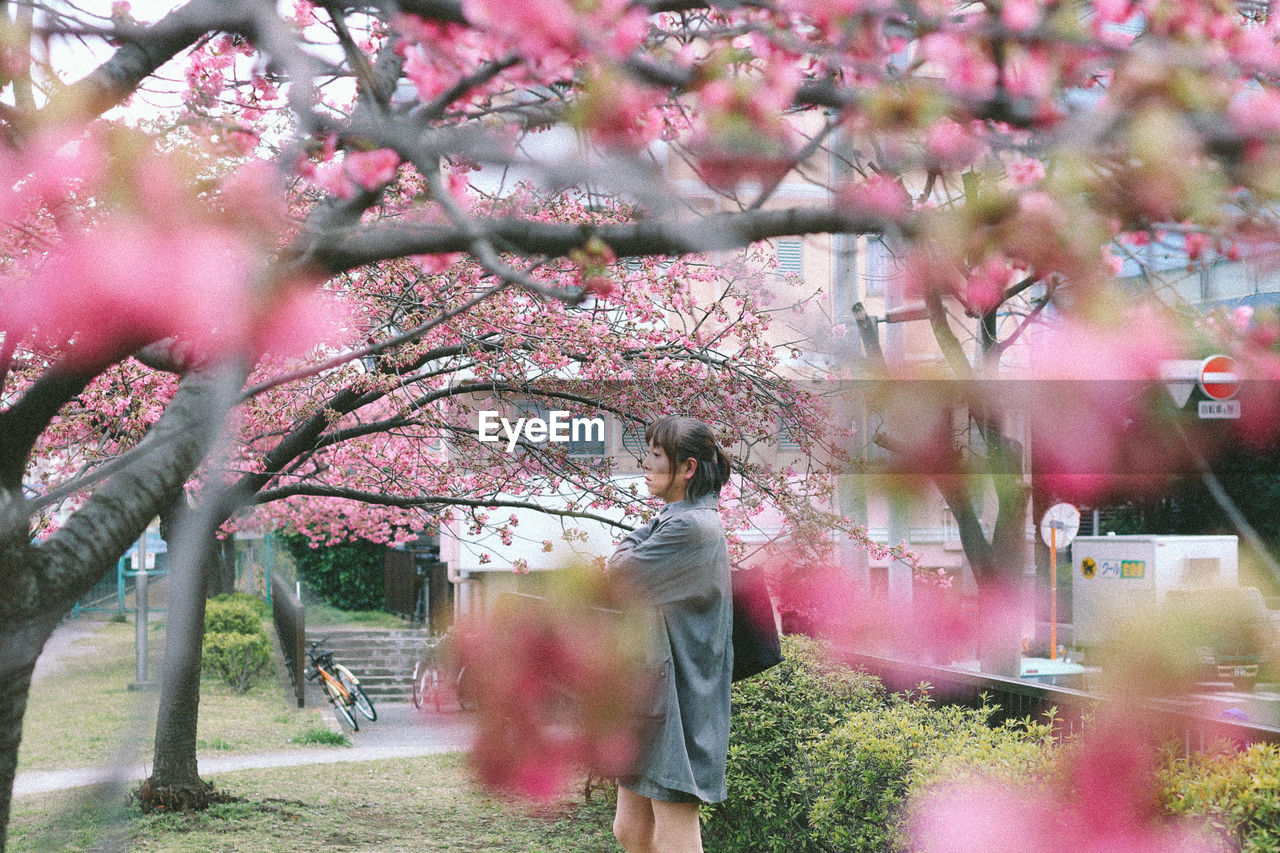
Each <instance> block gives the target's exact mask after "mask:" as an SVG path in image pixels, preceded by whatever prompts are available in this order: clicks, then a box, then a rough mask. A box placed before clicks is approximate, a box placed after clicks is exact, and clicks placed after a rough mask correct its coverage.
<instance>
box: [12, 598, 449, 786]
mask: <svg viewBox="0 0 1280 853" xmlns="http://www.w3.org/2000/svg"><path fill="white" fill-rule="evenodd" d="M100 628H101V625H100V624H98V623H94V622H85V621H83V620H81V621H70V622H64V623H63V624H62V625H60V626H58V628H57V629H56V630H55V631H54V633H53V636H51V637H50V638H49V642H48V643H47V644H46V645H45V650H44V653H43V654H42V655H41V656H40V660H39V661H38V662H37V665H36V666H37V674H36V677H37V678H40V677H41V676H42V675H45V674H48V673H51V672H54V671H56V670H57V667H58V666H59V664H60V662H62V661H65V660H67V659H69V658H73V657H75V656H77V655H79V654H84V653H86V651H87V652H90V653H91V652H92V646H87V645H85V644H80V645H77V643H76V641H77V640H79V639H81V638H83V637H87V636H90V635H91V634H93V633H94V632H95V631H96V630H99V629H100ZM374 707H375V709H376V710H377V712H378V719H377V721H376V722H372V723H371V722H369V721H368V720H366V719H364V717H359V721H360V731H358V732H346V735H347V739H348V740H350V741H351V744H352V745H351V746H349V747H341V746H321V747H306V748H299V749H284V750H277V751H272V752H256V753H243V754H239V755H236V754H231V755H226V754H213V755H208V756H202V757H201V758H200V760H199V766H200V775H201V776H213V775H216V774H218V773H230V772H233V771H236V770H247V769H251V768H255V767H293V766H299V765H308V764H335V763H338V762H348V761H379V760H382V759H388V758H412V757H414V756H419V755H438V754H441V753H446V752H459V751H462V750H465V749H467V748H468V747H469V746H470V745H471V736H472V732H473V730H474V725H473V723H472V719H473V718H472V716H471V715H470V714H466V713H463V712H461V711H452V712H450V711H445V712H441V713H435V712H433V711H419V710H418V709H416V708H414V707H413V705H411V704H410V703H408V702H385V701H379V702H376V703H375V706H374ZM322 712H323V713H324V715H325V718H326V720H327V721H328V722H330V724H331V727H332V728H333V729H334V730H335V731H337V730H338V723H337V721H336V719H335V718H334V714H333V709H332V708H331V707H328V706H327V705H326V706H325V707H324V708H323V711H322ZM149 773H150V768H149V766H144V765H140V764H131V763H123V764H119V765H114V766H109V767H80V768H72V769H68V770H30V771H27V772H25V773H19V774H18V775H17V778H16V779H15V780H14V786H13V794H14V796H15V797H22V796H30V795H34V794H41V793H45V792H48V791H58V790H63V789H66V788H77V787H83V786H86V785H110V784H122V785H133V784H136V783H137V782H140V781H141V780H143V779H145V778H146V777H147V776H148V775H149Z"/></svg>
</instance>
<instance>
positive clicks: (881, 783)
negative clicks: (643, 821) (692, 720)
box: [703, 636, 1055, 853]
mask: <svg viewBox="0 0 1280 853" xmlns="http://www.w3.org/2000/svg"><path fill="white" fill-rule="evenodd" d="M783 652H784V654H785V655H786V660H785V661H784V662H783V663H782V664H780V665H779V666H777V667H774V668H773V669H771V670H769V671H767V672H765V673H763V674H762V675H759V676H756V677H755V678H752V679H748V680H746V681H743V682H740V683H738V684H735V685H734V688H733V718H732V722H731V725H732V728H731V736H730V738H729V765H728V774H727V775H728V787H729V798H728V799H727V800H725V801H724V802H723V803H718V804H716V805H714V806H711V807H709V808H707V809H706V810H705V814H706V824H705V826H704V832H703V835H704V842H705V844H706V848H707V850H709V851H729V850H752V851H773V853H782V851H787V853H791V851H797V853H799V851H828V850H840V851H845V850H869V851H870V850H874V851H884V850H890V849H893V847H894V846H895V845H898V844H900V841H899V839H898V837H897V835H898V827H899V824H900V822H901V819H902V818H901V815H900V812H901V809H902V804H903V802H904V801H905V800H906V799H907V797H908V796H909V795H910V794H912V793H914V792H915V791H916V790H918V789H921V788H923V787H924V786H926V785H927V784H929V783H930V782H931V781H933V780H940V779H948V778H950V779H954V778H955V777H956V776H957V775H960V774H962V773H968V772H974V771H977V772H981V773H983V774H984V775H987V776H993V777H996V778H1003V779H1009V780H1015V779H1016V780H1019V781H1021V780H1022V779H1023V778H1024V777H1030V776H1033V775H1034V774H1037V773H1047V772H1048V770H1047V768H1048V767H1049V765H1050V764H1051V763H1052V760H1053V756H1054V754H1055V750H1054V748H1053V746H1052V738H1051V736H1050V728H1049V726H1047V725H1029V724H1027V723H1019V724H1012V723H1011V724H1008V725H1005V726H1003V727H997V728H991V727H989V726H988V725H987V720H988V718H989V717H990V709H977V710H975V709H970V708H962V707H944V708H939V707H935V706H934V705H932V704H931V703H929V702H928V701H926V700H923V699H922V698H921V697H920V696H918V695H917V696H914V697H907V696H903V695H890V694H889V693H888V692H887V691H886V690H885V689H884V686H883V685H882V684H881V683H880V681H879V680H878V679H876V678H874V677H872V676H869V675H866V674H864V673H862V672H859V671H857V670H853V669H851V668H849V667H847V666H843V665H841V664H839V663H834V662H830V661H828V660H826V659H824V657H823V655H822V653H821V645H820V644H819V643H818V642H817V641H814V640H811V639H808V638H803V637H794V636H792V637H786V638H784V640H783Z"/></svg>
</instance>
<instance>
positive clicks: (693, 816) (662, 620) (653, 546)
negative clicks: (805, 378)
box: [609, 417, 733, 853]
mask: <svg viewBox="0 0 1280 853" xmlns="http://www.w3.org/2000/svg"><path fill="white" fill-rule="evenodd" d="M645 442H646V443H647V444H648V446H649V451H648V455H647V456H646V458H645V460H644V463H643V466H642V468H643V470H644V481H645V486H646V487H647V488H648V490H649V494H651V495H653V496H655V497H659V498H661V499H662V500H663V501H664V502H665V503H666V506H665V507H664V508H663V509H662V511H661V512H659V513H658V515H657V517H655V518H654V519H653V521H651V522H650V523H649V524H647V525H645V526H644V527H641V528H639V529H637V530H634V531H632V532H631V533H630V534H628V535H627V536H626V538H624V539H623V540H622V543H621V544H620V545H619V546H618V550H617V551H616V552H615V553H614V555H613V556H612V557H611V558H610V559H609V570H610V572H612V573H613V574H615V575H616V576H618V577H619V578H620V579H622V580H623V582H625V583H628V584H630V585H631V586H632V587H633V588H635V589H636V590H638V591H639V592H640V593H641V594H642V595H643V596H645V597H646V598H647V600H648V602H649V603H651V604H653V605H654V606H655V607H656V608H657V611H658V620H657V632H656V633H657V637H656V639H657V659H656V661H655V662H656V663H657V665H658V666H657V671H658V676H659V677H658V680H657V684H658V691H659V695H658V699H659V701H660V705H661V710H660V711H659V713H660V719H659V721H657V722H655V724H654V726H653V728H652V730H651V733H650V734H649V736H648V738H647V739H646V741H645V746H644V750H643V753H642V757H641V760H640V762H639V763H638V765H637V769H636V773H635V775H633V776H629V777H626V778H623V779H620V780H619V785H618V811H617V815H616V816H615V817H614V821H613V833H614V835H615V836H616V837H617V839H618V841H619V842H621V844H622V846H623V848H624V849H626V850H627V851H628V853H641V851H653V853H686V852H687V851H701V850H702V827H701V824H700V823H699V820H698V806H699V805H700V804H701V803H715V802H719V801H721V800H723V799H724V798H725V796H726V791H725V761H726V758H727V754H728V750H729V681H730V676H731V674H732V672H733V646H732V644H731V642H730V638H731V634H732V631H733V624H732V618H733V610H732V599H731V590H730V579H729V552H728V547H727V545H726V542H725V535H724V526H723V524H722V523H721V521H720V515H719V512H718V509H717V508H718V504H719V497H720V488H721V487H722V486H723V485H724V483H725V481H726V480H728V479H729V470H730V469H729V457H728V456H727V455H726V454H725V452H724V451H723V450H722V449H721V448H720V447H719V445H717V444H716V440H715V436H714V435H712V433H711V429H710V428H709V427H708V426H707V425H706V424H704V423H703V422H702V421H699V420H696V419H694V418H686V417H670V418H666V419H664V420H661V421H658V422H657V423H654V424H651V425H650V426H649V428H648V429H647V430H645Z"/></svg>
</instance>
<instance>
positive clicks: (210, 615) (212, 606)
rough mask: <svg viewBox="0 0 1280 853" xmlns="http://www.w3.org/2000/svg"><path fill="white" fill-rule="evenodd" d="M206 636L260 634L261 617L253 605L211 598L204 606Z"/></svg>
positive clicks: (234, 600) (261, 631) (233, 600)
mask: <svg viewBox="0 0 1280 853" xmlns="http://www.w3.org/2000/svg"><path fill="white" fill-rule="evenodd" d="M204 632H205V633H206V634H261V633H263V630H262V616H261V614H260V613H259V612H258V611H257V609H256V608H254V607H253V605H251V604H249V603H248V602H245V601H240V600H237V599H227V598H222V597H221V596H220V597H218V598H213V599H210V600H209V601H208V603H207V604H205V609H204Z"/></svg>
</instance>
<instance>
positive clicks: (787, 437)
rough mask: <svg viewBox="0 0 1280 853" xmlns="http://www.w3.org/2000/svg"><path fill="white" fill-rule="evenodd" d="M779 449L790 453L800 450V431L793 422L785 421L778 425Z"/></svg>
mask: <svg viewBox="0 0 1280 853" xmlns="http://www.w3.org/2000/svg"><path fill="white" fill-rule="evenodd" d="M778 449H779V450H790V451H797V450H799V449H800V430H799V427H797V426H796V425H795V424H794V423H792V422H791V421H788V420H785V419H784V420H783V421H782V422H781V423H780V424H779V425H778Z"/></svg>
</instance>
